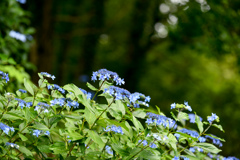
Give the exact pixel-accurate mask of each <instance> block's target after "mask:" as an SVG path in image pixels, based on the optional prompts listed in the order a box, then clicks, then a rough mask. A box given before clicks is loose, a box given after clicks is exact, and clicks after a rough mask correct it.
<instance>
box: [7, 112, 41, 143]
mask: <svg viewBox="0 0 240 160" xmlns="http://www.w3.org/2000/svg"><path fill="white" fill-rule="evenodd" d="M41 112H42V110H41V111H40V112H39V113H38V115H37V116H36V117H35V118H34V119H33V120H32V121H31V122H29V123H28V124H27V125H26V126H25V127H24V128H23V129H22V130H21V131H18V132H17V133H16V134H15V136H13V138H12V139H11V140H10V142H11V143H14V142H15V141H16V139H15V140H14V141H13V139H14V138H15V137H16V136H17V135H18V133H21V132H22V131H24V129H26V128H27V127H28V126H29V125H30V124H31V123H32V122H33V121H35V120H36V119H37V117H38V116H39V115H40V113H41Z"/></svg>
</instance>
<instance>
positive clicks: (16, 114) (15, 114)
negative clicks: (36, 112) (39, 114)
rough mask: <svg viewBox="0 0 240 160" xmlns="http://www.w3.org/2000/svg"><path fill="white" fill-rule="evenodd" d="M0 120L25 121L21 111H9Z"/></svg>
mask: <svg viewBox="0 0 240 160" xmlns="http://www.w3.org/2000/svg"><path fill="white" fill-rule="evenodd" d="M2 119H8V120H17V119H21V120H22V119H25V118H24V114H23V113H22V112H21V111H18V110H11V111H9V112H7V113H6V114H4V115H3V117H2Z"/></svg>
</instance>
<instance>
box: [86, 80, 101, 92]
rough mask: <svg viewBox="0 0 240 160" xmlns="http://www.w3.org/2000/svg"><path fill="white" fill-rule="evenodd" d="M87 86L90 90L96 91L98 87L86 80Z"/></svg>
mask: <svg viewBox="0 0 240 160" xmlns="http://www.w3.org/2000/svg"><path fill="white" fill-rule="evenodd" d="M86 85H87V87H88V88H89V89H91V90H92V91H97V90H98V89H97V88H96V87H94V86H93V85H91V84H90V83H88V82H87V84H86Z"/></svg>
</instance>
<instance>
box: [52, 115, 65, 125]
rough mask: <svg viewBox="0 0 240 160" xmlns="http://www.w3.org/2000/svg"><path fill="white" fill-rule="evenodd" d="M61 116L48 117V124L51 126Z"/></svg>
mask: <svg viewBox="0 0 240 160" xmlns="http://www.w3.org/2000/svg"><path fill="white" fill-rule="evenodd" d="M62 118H63V117H62V116H61V115H54V116H53V117H51V118H50V119H49V125H50V127H51V126H52V125H53V124H55V123H57V122H59V121H60V120H61V119H62Z"/></svg>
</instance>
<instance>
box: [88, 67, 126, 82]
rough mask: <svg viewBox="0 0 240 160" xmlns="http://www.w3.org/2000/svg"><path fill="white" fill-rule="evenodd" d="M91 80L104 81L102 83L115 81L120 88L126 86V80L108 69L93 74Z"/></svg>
mask: <svg viewBox="0 0 240 160" xmlns="http://www.w3.org/2000/svg"><path fill="white" fill-rule="evenodd" d="M91 80H92V81H94V82H95V81H96V80H102V81H105V80H113V81H114V82H116V84H117V85H119V86H121V85H122V84H125V81H124V79H122V78H120V77H119V76H118V74H117V73H115V72H112V71H109V70H107V69H100V70H98V71H96V72H93V74H92V77H91Z"/></svg>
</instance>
